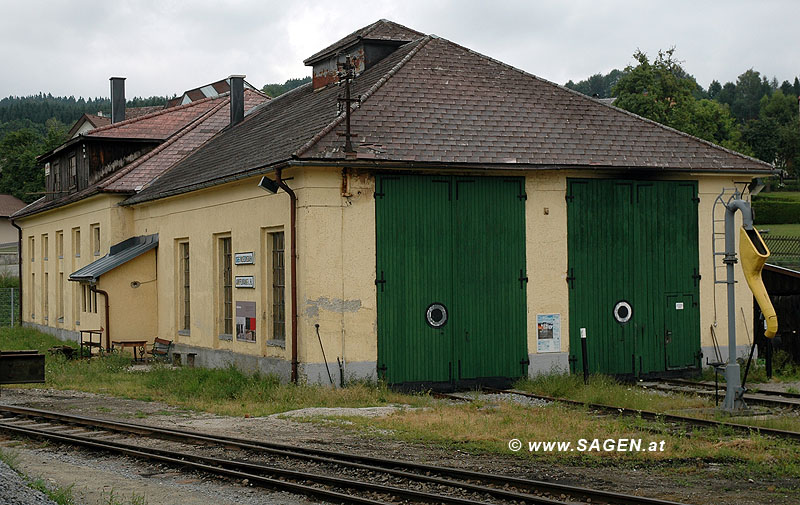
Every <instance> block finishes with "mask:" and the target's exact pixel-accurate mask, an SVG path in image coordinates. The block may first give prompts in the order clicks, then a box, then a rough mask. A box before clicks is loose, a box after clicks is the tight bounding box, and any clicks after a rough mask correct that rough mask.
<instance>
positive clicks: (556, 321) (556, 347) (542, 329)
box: [536, 314, 561, 352]
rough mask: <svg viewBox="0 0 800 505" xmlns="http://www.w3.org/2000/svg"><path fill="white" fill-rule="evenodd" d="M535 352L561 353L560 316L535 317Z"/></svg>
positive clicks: (544, 315) (545, 315) (539, 315)
mask: <svg viewBox="0 0 800 505" xmlns="http://www.w3.org/2000/svg"><path fill="white" fill-rule="evenodd" d="M536 352H561V314H537V315H536Z"/></svg>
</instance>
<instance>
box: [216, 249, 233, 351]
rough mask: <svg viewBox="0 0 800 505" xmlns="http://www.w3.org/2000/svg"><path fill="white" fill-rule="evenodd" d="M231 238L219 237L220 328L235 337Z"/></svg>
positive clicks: (228, 335)
mask: <svg viewBox="0 0 800 505" xmlns="http://www.w3.org/2000/svg"><path fill="white" fill-rule="evenodd" d="M232 264H233V261H232V254H231V238H230V237H223V238H221V239H219V273H220V287H221V291H220V297H221V299H220V323H221V324H220V329H221V330H222V334H223V335H225V336H226V337H228V338H232V337H233V268H232Z"/></svg>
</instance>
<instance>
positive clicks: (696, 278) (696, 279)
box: [692, 268, 703, 287]
mask: <svg viewBox="0 0 800 505" xmlns="http://www.w3.org/2000/svg"><path fill="white" fill-rule="evenodd" d="M702 278H703V276H702V275H700V272H698V271H697V269H696V268H695V269H694V273H693V274H692V279H694V286H695V287H697V285H698V283H699V282H700V279H702Z"/></svg>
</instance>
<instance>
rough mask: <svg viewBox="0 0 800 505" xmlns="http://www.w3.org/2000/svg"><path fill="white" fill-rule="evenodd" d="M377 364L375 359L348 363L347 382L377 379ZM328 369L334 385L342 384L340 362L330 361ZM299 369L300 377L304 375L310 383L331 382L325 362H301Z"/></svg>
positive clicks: (345, 376)
mask: <svg viewBox="0 0 800 505" xmlns="http://www.w3.org/2000/svg"><path fill="white" fill-rule="evenodd" d="M377 366H378V364H377V363H375V362H374V361H362V362H353V363H346V364H345V369H344V380H345V384H347V383H348V382H351V381H353V380H366V381H371V382H375V381H377V380H378V375H377ZM328 369H329V370H330V372H331V377H333V385H334V386H337V387H338V386H339V384H341V375H340V372H339V364H338V363H336V362H335V361H334V362H333V363H328ZM298 371H299V373H300V377H304V378H305V380H306V381H307V382H308V383H309V384H330V383H331V381H330V379H329V378H328V371H327V370H326V369H325V363H300V365H299V370H298Z"/></svg>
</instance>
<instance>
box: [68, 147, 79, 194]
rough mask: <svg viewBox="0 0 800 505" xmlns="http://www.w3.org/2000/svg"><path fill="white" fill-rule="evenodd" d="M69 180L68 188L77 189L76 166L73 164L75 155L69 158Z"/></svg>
mask: <svg viewBox="0 0 800 505" xmlns="http://www.w3.org/2000/svg"><path fill="white" fill-rule="evenodd" d="M69 180H70V186H72V187H73V188H76V187H78V166H77V164H76V163H75V155H74V154H73V155H72V156H70V157H69Z"/></svg>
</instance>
